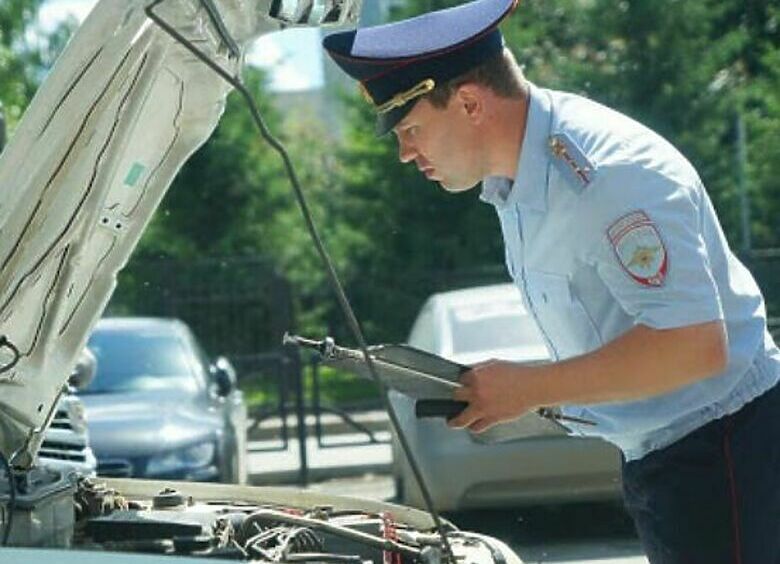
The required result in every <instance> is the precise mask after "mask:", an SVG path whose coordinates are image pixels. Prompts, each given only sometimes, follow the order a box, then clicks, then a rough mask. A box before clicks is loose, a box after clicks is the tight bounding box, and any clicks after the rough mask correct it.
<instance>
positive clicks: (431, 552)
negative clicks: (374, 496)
mask: <svg viewBox="0 0 780 564" xmlns="http://www.w3.org/2000/svg"><path fill="white" fill-rule="evenodd" d="M15 478H16V481H17V493H16V496H15V499H14V500H13V503H11V500H10V499H9V496H8V485H7V481H4V482H5V483H4V484H2V485H0V492H2V493H0V501H2V502H3V527H8V526H9V520H8V517H9V516H11V517H12V519H11V523H10V535H9V543H8V544H9V545H10V546H16V547H22V546H23V547H36V548H40V547H46V548H61V549H79V550H88V551H99V552H121V553H144V554H155V555H177V556H190V557H205V558H218V559H225V560H235V561H252V562H354V563H367V562H374V563H381V564H409V563H413V562H419V563H425V564H439V563H440V562H446V561H449V560H451V558H449V557H448V555H447V554H446V552H445V551H446V547H445V545H444V543H443V542H442V539H441V536H440V534H439V533H438V532H437V531H436V529H435V527H434V526H433V524H432V523H430V519H429V517H428V515H427V514H426V513H424V512H421V511H418V510H415V509H412V508H407V507H403V506H395V505H393V504H389V503H383V502H371V501H367V500H359V499H353V498H345V497H341V496H329V495H325V494H313V493H308V492H305V491H302V490H293V489H289V488H247V487H236V486H222V485H214V484H193V483H187V482H181V483H173V482H169V483H166V482H147V481H143V480H102V479H99V478H98V479H95V478H84V477H75V476H71V477H66V476H62V475H60V474H59V473H56V472H50V471H47V470H44V469H40V468H36V469H34V470H33V471H31V472H27V473H25V474H24V475H17V476H16V477H15ZM114 482H116V483H114ZM122 485H125V486H129V490H130V492H129V493H128V492H125V491H123V490H124V489H126V488H123V487H122ZM117 486H119V487H117ZM1 488H4V489H1ZM263 499H266V501H262V500H263ZM8 509H12V510H13V513H12V514H11V513H9V512H8ZM446 531H447V539H448V541H449V545H450V547H451V549H452V551H453V556H454V559H455V560H457V561H458V562H501V563H503V562H506V561H507V559H508V558H507V556H509V559H512V556H514V555H513V553H511V551H508V549H506V551H505V550H504V548H505V547H503V545H502V543H500V542H498V541H496V540H495V539H492V538H486V537H483V536H481V535H477V534H473V533H466V532H462V531H459V530H458V529H457V528H456V527H455V526H454V525H452V524H451V523H446ZM515 558H516V557H515Z"/></svg>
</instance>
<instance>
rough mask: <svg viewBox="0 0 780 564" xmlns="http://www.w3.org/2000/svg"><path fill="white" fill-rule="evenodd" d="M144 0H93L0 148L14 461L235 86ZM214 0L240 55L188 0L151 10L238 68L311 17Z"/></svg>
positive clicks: (353, 12)
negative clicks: (257, 43)
mask: <svg viewBox="0 0 780 564" xmlns="http://www.w3.org/2000/svg"><path fill="white" fill-rule="evenodd" d="M341 1H342V2H343V3H344V4H345V6H344V9H343V10H341V11H340V12H339V18H340V19H339V21H338V22H336V23H342V24H343V23H349V22H355V21H356V20H357V16H358V14H359V8H360V2H359V1H353V0H341ZM147 4H149V2H148V0H100V2H98V4H97V5H96V7H95V8H94V9H93V10H92V12H91V13H90V15H89V16H88V17H87V18H86V20H85V21H84V22H83V23H82V25H81V26H80V28H79V30H78V32H77V33H76V34H75V36H74V37H73V38H72V39H71V41H70V42H69V43H68V45H67V47H66V49H65V51H64V52H63V53H62V55H61V56H60V57H59V59H58V60H57V63H56V64H55V66H54V68H53V69H52V71H51V73H50V74H49V76H48V77H47V79H46V81H45V82H44V84H43V85H42V86H41V87H40V88H39V89H38V92H37V93H36V95H35V98H34V99H33V101H32V102H31V104H30V105H29V107H28V109H27V111H26V112H25V115H24V116H23V118H22V120H21V122H20V123H19V125H18V128H17V130H16V132H15V134H14V136H13V138H12V139H11V140H10V143H9V144H8V145H7V146H6V147H5V149H4V151H3V152H2V154H0V335H5V336H6V337H7V338H8V339H9V340H10V342H11V343H12V344H13V345H14V346H16V347H17V348H18V349H19V351H20V353H21V357H20V359H19V361H18V363H16V364H15V365H14V366H13V367H12V368H10V369H9V370H7V371H4V372H2V373H0V390H1V391H0V410H2V414H3V417H2V418H0V448H2V451H3V453H4V454H5V455H6V456H8V457H13V459H14V464H15V465H16V466H19V467H30V466H31V465H32V462H33V460H34V457H35V452H36V451H37V449H38V447H39V446H40V443H41V441H42V438H43V437H42V435H43V431H44V429H45V427H46V426H47V424H48V422H49V421H50V420H51V418H52V417H53V415H54V406H55V404H56V402H57V398H58V397H59V396H60V394H61V393H62V389H63V387H62V385H63V383H64V382H65V380H66V378H67V376H68V374H69V373H70V370H71V369H72V367H73V365H74V364H75V361H76V357H77V354H78V353H79V351H80V350H81V348H82V347H83V346H84V343H85V341H86V338H87V335H88V333H89V330H90V329H91V327H92V326H93V325H94V323H95V322H96V321H97V319H98V318H99V317H100V313H101V312H102V310H103V309H104V307H105V305H106V303H107V301H108V299H109V297H110V295H111V292H112V291H113V289H114V286H115V284H116V275H117V272H118V271H119V270H120V269H121V268H122V267H123V266H124V265H125V263H126V262H127V260H128V257H129V256H130V253H131V251H132V249H133V248H134V247H135V245H136V243H137V242H138V239H139V238H140V236H141V232H142V231H143V229H144V227H145V226H146V225H147V223H148V222H149V220H150V218H151V216H152V213H153V212H154V210H155V209H156V208H157V206H158V204H159V203H160V201H161V199H162V197H163V195H164V194H165V191H166V190H167V188H168V186H169V185H170V183H171V181H172V179H173V177H174V175H175V174H176V173H177V172H178V170H179V169H180V167H181V166H182V164H183V163H184V161H185V160H186V159H187V158H188V157H189V156H190V155H191V154H192V153H193V152H194V151H195V150H196V149H197V148H198V147H199V146H200V145H201V144H202V143H203V142H204V141H205V140H206V139H207V138H208V136H209V135H210V134H211V132H212V131H213V130H214V128H215V126H216V124H217V122H218V120H219V118H220V116H221V115H222V112H223V109H224V107H225V98H226V96H227V94H228V92H229V91H230V89H231V88H230V87H229V86H228V84H227V83H226V82H225V81H224V80H223V79H222V78H220V77H219V76H217V75H216V74H215V73H214V72H213V71H212V70H210V69H209V68H208V67H207V66H206V65H204V64H203V63H202V62H201V61H199V60H198V59H196V58H195V57H194V56H193V55H192V54H191V53H190V52H189V51H187V50H186V49H185V48H184V47H183V46H181V45H180V44H178V43H176V42H175V41H174V40H173V39H172V38H171V37H170V36H169V35H168V34H167V33H166V32H165V31H163V30H162V29H161V28H160V27H159V26H157V25H155V24H154V23H153V22H152V21H151V20H150V19H149V18H147V16H146V14H145V12H144V9H145V7H146V5H147ZM212 4H213V5H214V6H215V7H216V10H217V12H218V13H219V14H220V16H221V20H222V24H223V25H224V27H225V29H226V30H227V31H228V32H229V33H230V35H231V36H232V38H233V40H234V41H235V43H236V44H237V45H238V52H237V53H233V52H231V49H230V48H227V47H226V44H225V41H223V39H222V38H221V37H220V36H219V33H218V26H215V25H214V21H213V18H212V14H210V13H209V11H208V10H206V8H205V7H204V5H202V4H201V3H200V2H198V1H197V0H178V1H176V2H171V1H167V2H163V3H162V4H160V5H159V6H158V7H157V9H156V10H157V14H158V15H159V16H160V17H162V18H163V19H164V20H165V21H166V22H168V23H169V24H170V25H172V27H173V28H175V29H176V30H177V31H178V32H179V33H180V34H182V35H183V36H184V37H185V38H187V39H189V40H191V41H193V42H195V43H197V45H198V48H199V49H200V50H201V51H202V52H204V53H205V54H206V55H208V56H209V57H211V58H213V60H214V61H215V62H216V63H217V64H219V65H221V66H222V67H223V68H224V69H225V70H226V71H227V72H228V73H230V74H233V75H238V74H239V73H240V69H241V66H242V62H243V53H244V52H245V51H246V49H247V47H248V46H249V45H250V44H251V42H252V41H253V40H254V39H255V38H256V37H258V36H259V35H262V34H264V33H268V32H271V31H275V30H279V29H282V28H284V27H289V26H290V25H298V24H300V25H306V24H308V23H310V18H314V17H315V16H316V14H313V13H312V12H308V13H306V14H297V13H294V11H293V12H290V14H286V15H285V14H282V15H285V17H284V18H281V19H276V18H273V17H271V16H270V15H269V14H271V13H272V10H273V9H274V7H275V4H276V5H279V6H282V7H285V6H291V5H294V4H295V3H292V2H284V3H278V2H277V3H273V2H271V0H255V1H248V0H213V2H212ZM277 7H278V6H277ZM295 18H298V19H295ZM299 20H300V21H299ZM311 21H313V19H312V20H311ZM315 23H316V22H315ZM31 155H34V158H31ZM1 352H2V354H3V356H0V367H2V366H8V365H9V358H7V356H8V355H6V354H5V352H6V351H5V350H3V351H1Z"/></svg>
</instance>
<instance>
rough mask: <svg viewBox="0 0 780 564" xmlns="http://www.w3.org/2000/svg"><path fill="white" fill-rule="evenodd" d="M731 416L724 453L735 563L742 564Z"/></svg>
mask: <svg viewBox="0 0 780 564" xmlns="http://www.w3.org/2000/svg"><path fill="white" fill-rule="evenodd" d="M730 439H731V418H730V417H727V418H726V432H725V433H724V434H723V454H724V456H725V457H726V478H727V479H728V481H729V490H730V493H731V519H732V524H733V526H734V564H742V547H741V544H740V539H741V538H742V536H741V535H740V532H739V506H738V505H737V483H736V480H735V479H734V459H733V458H732V456H731V441H730Z"/></svg>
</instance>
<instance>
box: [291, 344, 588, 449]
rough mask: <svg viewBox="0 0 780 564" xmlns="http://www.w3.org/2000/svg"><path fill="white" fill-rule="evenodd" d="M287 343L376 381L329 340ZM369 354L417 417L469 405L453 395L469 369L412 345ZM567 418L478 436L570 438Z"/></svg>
mask: <svg viewBox="0 0 780 564" xmlns="http://www.w3.org/2000/svg"><path fill="white" fill-rule="evenodd" d="M284 342H285V344H293V345H296V346H301V347H305V348H309V349H313V350H315V351H317V352H318V353H319V355H320V357H321V359H322V362H323V364H325V365H327V366H330V367H332V368H336V369H340V370H344V371H347V372H350V373H352V374H355V375H357V376H360V377H362V378H368V379H371V374H370V372H369V368H368V365H367V363H366V360H365V357H364V356H363V353H362V352H361V351H360V350H354V349H349V348H345V347H340V346H337V345H336V344H335V342H334V341H333V340H332V339H330V338H326V339H324V340H322V341H314V340H310V339H304V338H302V337H295V336H290V335H285V338H284ZM368 353H369V355H370V356H371V361H372V364H373V365H374V368H375V369H376V373H377V376H378V377H379V379H380V380H381V381H382V383H383V384H384V386H385V387H386V388H387V389H389V390H395V391H397V392H400V393H402V394H404V395H406V396H408V397H410V398H412V399H414V400H416V402H415V404H416V414H417V416H418V417H430V416H442V417H451V416H454V415H456V414H457V413H459V412H460V411H461V410H462V409H463V408H465V407H466V404H465V403H464V402H456V401H454V400H453V399H452V394H453V391H454V390H455V389H457V388H459V387H460V386H461V384H460V382H459V380H460V377H461V375H462V374H464V373H465V372H468V371H469V370H470V367H469V366H465V365H463V364H458V363H456V362H452V361H450V360H447V359H445V358H442V357H440V356H437V355H434V354H431V353H428V352H425V351H422V350H420V349H416V348H414V347H411V346H408V345H397V344H387V345H375V346H371V347H368ZM565 419H566V418H565V417H564V416H563V415H561V414H560V412H559V411H558V410H556V409H553V408H543V409H541V410H539V411H536V412H530V413H527V414H525V415H523V416H521V417H520V418H518V419H516V420H514V421H510V422H507V423H500V424H498V425H496V426H494V427H491V428H490V429H488V430H487V431H485V432H483V433H479V434H474V435H473V436H474V438H475V439H476V440H477V441H480V442H486V443H496V442H505V441H510V440H515V439H521V438H526V437H534V436H539V435H565V434H567V433H568V432H569V431H568V429H567V428H566V427H565V426H564V425H563V424H561V422H560V421H561V420H565ZM576 422H578V423H580V424H588V423H589V422H584V421H579V420H578V421H576Z"/></svg>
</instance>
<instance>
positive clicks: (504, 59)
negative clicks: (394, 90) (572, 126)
mask: <svg viewBox="0 0 780 564" xmlns="http://www.w3.org/2000/svg"><path fill="white" fill-rule="evenodd" d="M466 83H473V84H481V85H483V86H487V87H488V88H490V89H491V90H492V91H493V92H495V93H496V94H497V95H498V96H500V97H502V98H521V97H523V96H524V95H525V94H526V93H527V91H528V84H527V83H526V80H525V77H524V76H523V71H522V69H521V68H520V66H519V65H518V64H517V61H515V57H514V55H512V52H511V51H510V50H509V49H507V48H506V47H504V49H503V50H502V51H501V52H500V53H498V54H497V55H494V56H492V57H490V58H489V59H487V60H486V61H485V62H483V63H482V64H480V65H479V66H477V67H474V68H473V69H471V70H469V71H466V72H465V73H463V74H461V75H460V76H456V77H455V78H453V79H451V80H449V81H447V82H445V83H444V84H441V85H438V86H436V88H434V89H433V90H432V91H431V92H429V93H428V94H427V95H426V99H427V100H428V101H429V102H430V103H431V105H433V106H434V107H435V108H444V107H445V106H446V105H447V104H448V103H449V101H450V98H452V95H453V94H454V93H455V91H456V90H457V89H458V88H459V87H460V86H462V85H464V84H466Z"/></svg>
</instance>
